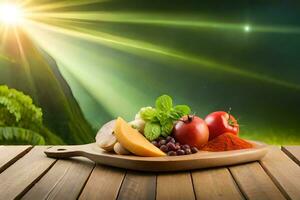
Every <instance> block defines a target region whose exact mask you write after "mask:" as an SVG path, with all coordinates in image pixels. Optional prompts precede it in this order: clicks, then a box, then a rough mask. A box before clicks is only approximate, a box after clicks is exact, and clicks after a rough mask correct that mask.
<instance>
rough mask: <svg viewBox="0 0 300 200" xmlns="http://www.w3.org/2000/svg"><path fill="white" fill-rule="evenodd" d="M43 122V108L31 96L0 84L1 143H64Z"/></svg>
mask: <svg viewBox="0 0 300 200" xmlns="http://www.w3.org/2000/svg"><path fill="white" fill-rule="evenodd" d="M42 122H43V114H42V109H41V108H39V107H37V106H35V105H34V104H33V101H32V99H31V97H29V96H27V95H25V94H23V93H22V92H20V91H17V90H15V89H9V88H8V87H7V86H6V85H2V86H0V144H32V145H41V144H45V142H47V143H48V144H63V141H62V140H61V139H60V138H59V137H58V136H56V135H55V134H53V133H52V132H51V131H49V130H48V129H47V128H46V127H44V126H43V123H42Z"/></svg>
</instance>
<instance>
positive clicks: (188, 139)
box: [173, 115, 209, 149]
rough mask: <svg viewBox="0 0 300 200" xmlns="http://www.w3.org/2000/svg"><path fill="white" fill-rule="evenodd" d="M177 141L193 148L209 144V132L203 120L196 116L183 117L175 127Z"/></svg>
mask: <svg viewBox="0 0 300 200" xmlns="http://www.w3.org/2000/svg"><path fill="white" fill-rule="evenodd" d="M173 134H174V137H175V140H176V141H178V142H179V143H180V144H188V145H189V146H191V147H197V148H198V149H200V147H201V146H202V145H203V144H206V143H207V142H208V137H209V131H208V127H207V125H206V123H205V122H204V120H203V119H201V118H199V117H197V116H194V115H189V116H184V117H182V118H181V119H180V120H179V121H178V122H177V123H176V124H175V126H174V129H173Z"/></svg>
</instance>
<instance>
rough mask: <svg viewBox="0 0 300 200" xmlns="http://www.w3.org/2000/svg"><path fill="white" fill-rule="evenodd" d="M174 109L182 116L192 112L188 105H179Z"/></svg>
mask: <svg viewBox="0 0 300 200" xmlns="http://www.w3.org/2000/svg"><path fill="white" fill-rule="evenodd" d="M174 110H175V111H176V113H178V114H179V115H180V117H182V116H184V115H188V114H190V113H191V108H190V107H189V106H187V105H177V106H175V107H174Z"/></svg>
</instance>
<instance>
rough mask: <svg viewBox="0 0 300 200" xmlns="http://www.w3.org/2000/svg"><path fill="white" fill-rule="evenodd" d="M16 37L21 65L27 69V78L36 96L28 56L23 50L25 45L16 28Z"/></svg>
mask: <svg viewBox="0 0 300 200" xmlns="http://www.w3.org/2000/svg"><path fill="white" fill-rule="evenodd" d="M14 35H15V38H16V41H17V44H18V49H19V53H20V56H21V64H22V65H21V66H22V67H23V68H24V69H25V76H26V78H27V80H28V83H29V84H30V87H31V88H32V90H33V91H34V94H36V87H35V84H34V83H33V80H32V78H31V74H30V65H29V62H28V60H27V58H26V54H25V51H24V48H23V45H22V42H21V38H20V35H19V33H18V30H17V29H16V28H14Z"/></svg>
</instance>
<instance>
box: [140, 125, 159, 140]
mask: <svg viewBox="0 0 300 200" xmlns="http://www.w3.org/2000/svg"><path fill="white" fill-rule="evenodd" d="M160 134H161V127H160V124H158V123H152V122H146V125H145V129H144V135H145V137H146V138H147V139H148V140H150V141H153V140H155V139H157V138H158V137H159V136H160Z"/></svg>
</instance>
